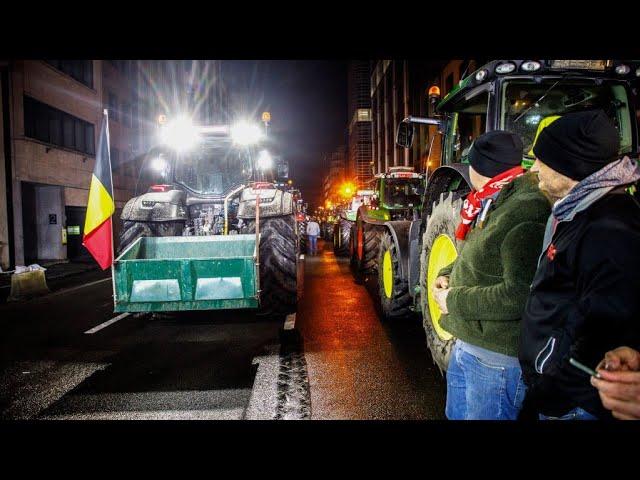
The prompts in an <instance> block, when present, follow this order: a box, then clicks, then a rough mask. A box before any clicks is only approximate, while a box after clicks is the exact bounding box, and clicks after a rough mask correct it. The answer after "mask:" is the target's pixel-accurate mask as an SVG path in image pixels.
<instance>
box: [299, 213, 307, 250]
mask: <svg viewBox="0 0 640 480" xmlns="http://www.w3.org/2000/svg"><path fill="white" fill-rule="evenodd" d="M298 233H299V236H300V253H303V254H304V253H307V222H306V221H304V222H298Z"/></svg>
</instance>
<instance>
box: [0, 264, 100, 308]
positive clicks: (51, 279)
mask: <svg viewBox="0 0 640 480" xmlns="http://www.w3.org/2000/svg"><path fill="white" fill-rule="evenodd" d="M39 265H41V266H42V267H44V268H46V271H45V272H44V273H45V277H46V279H47V285H48V286H49V289H50V290H54V289H56V288H55V286H56V284H57V283H59V281H60V280H63V279H65V280H66V279H68V280H69V281H65V282H64V283H65V285H68V284H72V283H73V280H74V279H73V278H71V277H75V276H77V280H78V282H82V281H83V279H84V277H85V276H84V275H82V274H83V273H86V272H93V271H99V267H98V264H97V263H96V262H95V261H93V260H90V261H76V262H60V261H57V262H53V261H49V262H47V261H43V262H42V263H40V264H39ZM11 275H12V274H9V273H0V302H1V303H4V302H6V300H7V297H8V296H9V292H10V291H11ZM52 287H54V288H52Z"/></svg>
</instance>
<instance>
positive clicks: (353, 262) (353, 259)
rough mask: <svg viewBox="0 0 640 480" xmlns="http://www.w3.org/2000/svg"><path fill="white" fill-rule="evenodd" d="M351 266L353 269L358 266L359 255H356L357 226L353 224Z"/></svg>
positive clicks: (350, 253) (350, 248) (350, 240)
mask: <svg viewBox="0 0 640 480" xmlns="http://www.w3.org/2000/svg"><path fill="white" fill-rule="evenodd" d="M349 232H350V233H349V265H350V266H351V268H354V269H355V268H356V266H357V265H358V254H357V253H356V237H357V234H356V224H355V223H351V226H350V227H349Z"/></svg>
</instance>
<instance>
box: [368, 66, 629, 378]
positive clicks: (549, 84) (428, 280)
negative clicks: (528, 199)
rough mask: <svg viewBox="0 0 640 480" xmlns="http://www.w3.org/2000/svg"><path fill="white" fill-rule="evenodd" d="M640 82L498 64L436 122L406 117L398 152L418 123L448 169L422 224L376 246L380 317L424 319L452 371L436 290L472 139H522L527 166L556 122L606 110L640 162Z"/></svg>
mask: <svg viewBox="0 0 640 480" xmlns="http://www.w3.org/2000/svg"><path fill="white" fill-rule="evenodd" d="M639 77H640V67H639V66H638V64H632V63H631V62H625V61H611V60H535V61H534V60H529V61H523V60H496V61H491V62H489V63H488V64H486V65H484V66H482V67H481V68H479V69H478V70H477V71H475V72H473V73H472V74H471V75H469V76H467V77H466V78H464V79H463V80H462V81H461V82H460V84H459V85H458V86H456V87H455V88H454V89H453V90H452V91H451V92H449V94H448V95H447V96H446V97H445V98H444V99H443V100H442V101H441V102H440V103H439V104H438V105H437V108H436V118H416V117H408V118H406V119H405V120H404V121H403V122H402V123H401V124H400V125H399V127H398V132H397V139H396V142H397V144H398V145H400V146H402V147H405V148H409V147H410V146H411V145H412V142H413V135H414V124H416V123H418V124H428V125H437V127H438V132H439V134H440V135H442V136H443V138H442V145H443V147H442V149H441V159H440V164H441V166H440V167H439V168H438V169H436V170H435V171H434V172H433V174H432V175H431V176H430V177H429V178H428V179H427V182H426V188H425V191H424V194H423V197H422V201H421V205H422V209H421V215H420V218H418V219H416V220H406V221H394V222H391V221H387V222H385V223H383V225H382V226H381V227H378V232H380V230H382V232H383V233H382V234H380V233H378V237H377V238H379V239H380V240H375V241H376V242H379V243H380V245H379V252H380V254H379V255H378V269H379V270H380V272H381V275H379V277H380V282H381V285H382V288H381V292H380V293H381V302H382V309H383V311H384V312H385V315H387V316H389V317H399V316H404V315H403V314H405V313H408V312H409V311H410V310H414V311H419V312H421V313H422V317H423V326H424V329H425V332H426V337H427V343H428V346H429V349H430V350H431V354H432V356H433V359H434V362H435V363H436V364H437V365H438V367H439V368H440V370H441V371H445V370H446V369H447V365H448V362H449V354H450V352H451V348H452V346H453V344H454V342H455V338H454V337H452V335H451V334H449V333H448V332H447V331H445V330H444V329H443V328H442V327H441V326H440V316H441V312H440V310H439V308H438V306H437V304H436V303H435V302H434V301H433V298H432V293H431V288H430V287H431V286H432V285H433V284H434V281H435V278H436V277H437V275H438V272H439V271H440V270H441V269H442V268H443V267H445V266H447V265H449V264H451V263H452V262H453V261H454V260H455V259H456V257H457V255H458V253H459V251H460V250H461V249H462V248H463V247H464V242H460V241H458V240H457V239H456V238H455V235H454V231H455V228H456V226H457V225H458V223H459V222H460V209H461V207H462V202H463V201H464V198H465V197H466V195H467V194H468V193H469V192H470V190H471V186H470V185H471V183H470V181H469V174H468V152H469V147H470V146H471V142H472V141H473V139H474V138H475V137H477V136H478V135H480V134H481V133H483V132H486V131H490V130H497V129H501V130H507V131H510V132H514V133H517V134H518V135H520V137H521V138H522V141H523V144H524V150H523V152H522V153H523V165H524V166H525V167H527V168H528V167H530V166H531V165H532V164H533V161H534V160H535V158H534V156H533V152H532V147H533V144H534V142H535V139H536V138H537V134H538V133H539V132H540V130H541V129H542V128H543V127H544V126H545V125H546V124H548V123H549V121H550V120H551V119H553V118H554V117H556V116H561V115H564V114H566V113H569V112H575V111H580V110H589V109H596V108H600V109H603V110H604V111H605V112H606V113H607V115H608V116H609V117H610V118H611V120H612V122H613V123H614V124H615V126H616V128H617V129H618V130H619V132H620V155H621V156H622V155H625V154H626V155H629V156H630V157H635V158H637V156H638V128H637V121H636V113H635V108H636V88H637V84H638V78H639ZM383 239H384V240H383ZM532 248H538V247H537V246H536V247H532ZM369 259H370V260H371V257H369ZM399 299H401V301H399ZM407 304H409V305H410V306H411V307H412V308H406V306H407Z"/></svg>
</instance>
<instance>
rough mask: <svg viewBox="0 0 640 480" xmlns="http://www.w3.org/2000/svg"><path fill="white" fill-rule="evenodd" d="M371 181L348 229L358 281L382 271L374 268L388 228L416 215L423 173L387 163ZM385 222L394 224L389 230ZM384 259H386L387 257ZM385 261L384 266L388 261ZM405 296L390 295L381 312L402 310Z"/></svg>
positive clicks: (406, 299)
mask: <svg viewBox="0 0 640 480" xmlns="http://www.w3.org/2000/svg"><path fill="white" fill-rule="evenodd" d="M372 183H373V189H372V190H373V194H372V195H371V198H370V201H369V205H361V206H360V207H359V208H358V210H357V212H356V219H355V224H354V226H353V229H352V235H353V242H352V244H353V256H352V261H351V263H352V265H353V270H354V274H355V277H356V279H357V280H358V281H362V279H363V278H364V277H365V276H367V275H370V274H372V273H375V272H376V271H378V273H380V271H384V269H379V268H378V266H379V261H378V260H379V259H378V257H379V254H380V252H381V251H382V249H383V248H386V246H388V245H390V244H391V243H392V240H391V239H390V238H389V236H390V235H391V233H390V232H391V231H396V230H399V229H400V228H401V226H400V225H405V224H409V223H410V222H411V221H413V220H416V219H418V218H420V207H421V194H422V190H423V183H424V182H423V175H422V174H419V173H416V172H415V171H414V169H413V167H391V168H390V169H389V171H388V172H386V173H379V174H377V175H375V177H374V179H373V180H372ZM388 225H397V227H396V228H395V229H394V230H391V231H390V230H389V228H388ZM386 261H387V262H389V261H390V258H387V260H386ZM385 265H386V267H388V263H387V264H385ZM386 267H385V268H386ZM378 277H381V275H378ZM381 282H382V281H381V280H379V283H380V288H384V286H383V284H382V283H381ZM385 298H388V297H385ZM408 300H410V298H409V297H408V296H404V297H396V296H393V297H392V298H390V299H389V301H388V302H386V303H387V304H389V307H388V308H387V309H386V310H385V315H389V316H395V315H400V314H405V313H406V312H405V310H406V309H407V308H408V307H409V306H410V303H411V302H408Z"/></svg>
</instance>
